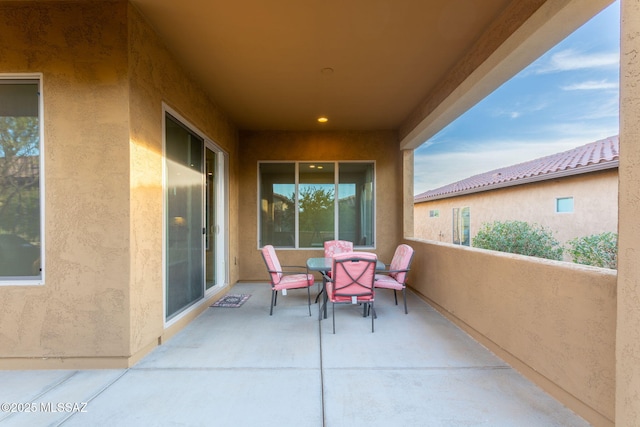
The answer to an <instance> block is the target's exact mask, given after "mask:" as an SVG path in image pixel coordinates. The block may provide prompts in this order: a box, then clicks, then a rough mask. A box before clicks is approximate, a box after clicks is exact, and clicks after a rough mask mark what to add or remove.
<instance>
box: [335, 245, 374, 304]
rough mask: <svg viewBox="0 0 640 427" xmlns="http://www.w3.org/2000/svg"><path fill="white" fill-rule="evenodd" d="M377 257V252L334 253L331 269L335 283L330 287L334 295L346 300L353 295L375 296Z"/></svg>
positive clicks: (361, 296)
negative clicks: (374, 284)
mask: <svg viewBox="0 0 640 427" xmlns="http://www.w3.org/2000/svg"><path fill="white" fill-rule="evenodd" d="M377 259H378V257H377V256H376V254H372V253H370V252H350V253H342V254H337V255H334V257H333V267H332V269H331V277H332V278H333V280H332V282H333V283H332V286H331V287H330V288H331V292H332V294H333V296H334V297H335V298H337V299H344V300H348V299H349V298H351V297H352V296H356V297H359V298H365V299H366V298H369V299H371V298H373V293H374V287H373V282H374V279H375V273H376V261H377ZM341 297H342V298H341Z"/></svg>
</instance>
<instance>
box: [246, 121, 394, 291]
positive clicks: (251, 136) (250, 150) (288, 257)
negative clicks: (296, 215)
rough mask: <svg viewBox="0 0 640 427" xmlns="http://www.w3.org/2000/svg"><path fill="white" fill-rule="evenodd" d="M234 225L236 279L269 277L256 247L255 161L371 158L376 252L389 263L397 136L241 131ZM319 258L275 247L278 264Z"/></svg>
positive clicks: (313, 253) (318, 252) (316, 253)
mask: <svg viewBox="0 0 640 427" xmlns="http://www.w3.org/2000/svg"><path fill="white" fill-rule="evenodd" d="M240 143H241V150H240V158H241V159H242V160H241V162H240V170H241V173H240V176H239V181H240V194H241V195H242V197H241V198H240V201H239V206H240V209H239V213H240V214H239V215H240V216H239V224H240V226H241V228H242V232H241V234H240V240H239V241H240V257H239V258H238V259H237V262H238V265H239V267H240V272H241V276H240V280H261V281H265V282H266V281H268V275H267V271H266V268H265V265H264V261H263V260H262V257H261V255H260V251H259V249H258V221H257V214H258V205H257V203H258V193H257V191H258V175H257V174H258V161H261V160H302V161H321V160H331V161H336V160H338V161H344V160H346V161H348V160H374V161H375V179H376V182H375V187H376V192H375V204H376V210H375V215H376V248H375V249H372V252H376V253H377V254H378V257H379V258H380V259H382V260H387V261H386V262H390V261H391V257H392V256H393V251H394V250H395V248H396V246H397V245H398V244H399V243H400V239H401V238H402V194H401V193H400V192H398V191H397V188H400V182H401V179H402V157H401V152H400V151H399V150H398V149H397V147H398V144H397V136H396V134H395V132H391V131H372V132H277V131H274V132H245V133H242V134H241V136H240ZM311 256H322V251H321V250H313V249H300V250H288V249H281V250H278V257H279V258H280V261H281V263H282V264H286V265H304V264H305V261H306V259H307V258H308V257H311Z"/></svg>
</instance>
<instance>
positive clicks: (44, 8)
mask: <svg viewBox="0 0 640 427" xmlns="http://www.w3.org/2000/svg"><path fill="white" fill-rule="evenodd" d="M107 11H108V12H107ZM126 16H127V8H126V4H124V3H120V4H117V3H108V4H103V3H97V2H87V3H55V4H52V3H49V2H43V3H30V2H9V3H2V4H0V20H1V21H2V22H1V23H0V25H1V26H2V37H0V52H1V53H0V69H2V70H3V72H15V73H33V72H39V73H42V75H43V80H42V81H43V90H42V99H43V103H44V118H43V126H44V141H43V142H42V146H43V156H44V174H45V182H46V187H45V191H46V192H45V212H46V215H45V224H44V229H45V234H44V245H45V249H46V252H45V263H44V275H45V284H44V286H15V287H14V286H12V287H3V288H0V348H2V350H3V356H4V357H6V358H7V359H5V360H6V361H7V363H9V364H11V361H12V360H14V358H15V360H16V361H17V362H18V363H19V361H20V360H28V358H31V357H39V358H46V359H44V360H43V363H46V362H45V361H46V360H49V361H53V360H56V359H57V358H67V360H72V359H73V358H82V357H85V356H92V357H95V358H98V359H99V358H102V357H104V358H110V357H126V355H127V354H128V352H129V328H128V310H129V273H130V268H129V215H128V210H129V193H128V191H127V189H128V188H129V137H128V136H129V129H128V116H127V97H128V85H127V55H126V45H127V28H126ZM25 52H29V54H28V55H25Z"/></svg>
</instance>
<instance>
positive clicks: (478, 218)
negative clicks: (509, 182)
mask: <svg viewBox="0 0 640 427" xmlns="http://www.w3.org/2000/svg"><path fill="white" fill-rule="evenodd" d="M558 197H573V200H574V212H573V213H556V212H555V209H556V206H555V203H556V198H558ZM463 207H469V208H470V209H469V210H470V219H471V238H472V239H473V237H474V236H475V235H476V234H477V233H478V230H479V229H480V228H481V227H482V225H483V224H485V223H492V222H494V221H506V220H519V221H526V222H529V223H532V224H534V223H535V224H540V225H543V226H544V227H547V228H548V229H550V230H551V231H553V235H554V237H555V238H556V239H557V240H558V241H559V242H560V243H561V244H564V243H565V242H567V241H568V240H570V239H572V238H574V237H580V236H588V235H591V234H597V233H603V232H605V231H609V232H613V233H617V232H618V171H617V169H612V170H606V171H600V172H593V173H589V174H584V175H577V176H571V177H566V178H559V179H553V180H549V181H541V182H536V183H530V184H524V185H518V186H515V187H507V188H502V189H497V190H492V191H485V192H481V193H474V194H468V195H462V196H457V197H451V198H446V199H440V200H433V201H428V202H421V203H416V204H415V206H414V225H415V237H419V238H422V239H428V240H436V241H441V242H447V243H452V241H453V240H452V238H453V237H452V215H453V213H452V212H453V208H463ZM433 209H438V210H439V214H440V216H439V217H431V218H430V217H429V211H430V210H433Z"/></svg>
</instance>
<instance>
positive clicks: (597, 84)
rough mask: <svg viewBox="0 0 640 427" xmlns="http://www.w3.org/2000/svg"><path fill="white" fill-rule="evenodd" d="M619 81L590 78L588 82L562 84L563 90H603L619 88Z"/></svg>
mask: <svg viewBox="0 0 640 427" xmlns="http://www.w3.org/2000/svg"><path fill="white" fill-rule="evenodd" d="M619 86H620V85H619V84H618V82H609V81H607V80H588V81H586V82H581V83H574V84H572V85H567V86H561V87H560V88H561V89H562V90H602V89H618V88H619Z"/></svg>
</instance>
